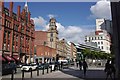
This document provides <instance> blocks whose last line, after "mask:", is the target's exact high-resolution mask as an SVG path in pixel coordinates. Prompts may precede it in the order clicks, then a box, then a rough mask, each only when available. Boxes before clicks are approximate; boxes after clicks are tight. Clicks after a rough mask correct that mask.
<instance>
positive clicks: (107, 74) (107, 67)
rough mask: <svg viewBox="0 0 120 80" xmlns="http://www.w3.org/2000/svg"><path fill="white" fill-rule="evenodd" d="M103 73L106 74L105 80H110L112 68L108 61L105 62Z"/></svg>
mask: <svg viewBox="0 0 120 80" xmlns="http://www.w3.org/2000/svg"><path fill="white" fill-rule="evenodd" d="M104 71H105V73H106V80H107V79H108V77H109V76H110V78H111V79H112V68H111V64H110V60H107V63H106V64H105V70H104Z"/></svg>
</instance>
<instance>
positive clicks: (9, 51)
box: [0, 2, 35, 62]
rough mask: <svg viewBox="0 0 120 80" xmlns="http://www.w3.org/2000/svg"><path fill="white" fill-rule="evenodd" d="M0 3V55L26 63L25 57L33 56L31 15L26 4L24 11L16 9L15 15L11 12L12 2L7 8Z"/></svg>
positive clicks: (33, 37) (19, 8)
mask: <svg viewBox="0 0 120 80" xmlns="http://www.w3.org/2000/svg"><path fill="white" fill-rule="evenodd" d="M4 4H5V3H4V2H0V17H1V18H0V39H1V40H0V51H1V52H0V54H2V55H3V56H11V57H14V58H17V59H19V60H21V61H22V62H26V60H27V56H28V57H29V59H28V60H29V62H30V61H31V60H30V57H32V56H33V54H34V39H35V35H34V31H35V29H34V22H33V20H31V19H30V18H31V17H30V15H31V13H30V12H29V10H28V6H27V3H26V4H25V7H24V9H22V12H21V7H20V6H18V7H17V13H14V12H13V7H14V5H13V2H10V6H9V8H6V7H5V6H4Z"/></svg>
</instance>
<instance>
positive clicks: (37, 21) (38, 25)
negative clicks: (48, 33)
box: [32, 16, 47, 30]
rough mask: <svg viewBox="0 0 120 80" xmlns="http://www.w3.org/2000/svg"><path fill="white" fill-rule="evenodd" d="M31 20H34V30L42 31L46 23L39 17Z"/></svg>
mask: <svg viewBox="0 0 120 80" xmlns="http://www.w3.org/2000/svg"><path fill="white" fill-rule="evenodd" d="M32 19H33V20H34V23H35V27H36V28H35V29H36V30H39V29H42V27H45V26H46V24H47V21H46V20H45V19H44V18H43V17H41V16H38V17H34V18H32Z"/></svg>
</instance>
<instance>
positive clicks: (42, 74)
mask: <svg viewBox="0 0 120 80" xmlns="http://www.w3.org/2000/svg"><path fill="white" fill-rule="evenodd" d="M42 70H43V71H42V75H44V66H43V68H42Z"/></svg>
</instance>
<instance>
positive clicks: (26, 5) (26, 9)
mask: <svg viewBox="0 0 120 80" xmlns="http://www.w3.org/2000/svg"><path fill="white" fill-rule="evenodd" d="M24 9H25V11H26V12H29V10H28V4H27V1H26V2H25V6H24Z"/></svg>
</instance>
